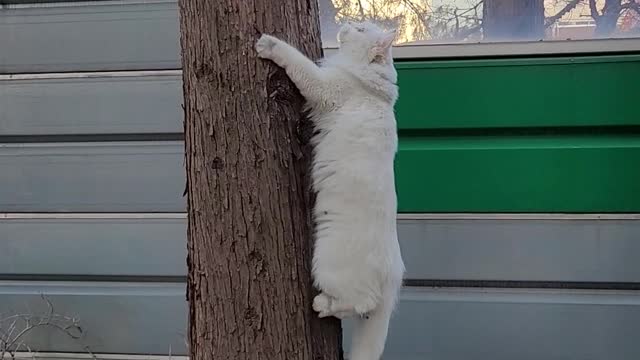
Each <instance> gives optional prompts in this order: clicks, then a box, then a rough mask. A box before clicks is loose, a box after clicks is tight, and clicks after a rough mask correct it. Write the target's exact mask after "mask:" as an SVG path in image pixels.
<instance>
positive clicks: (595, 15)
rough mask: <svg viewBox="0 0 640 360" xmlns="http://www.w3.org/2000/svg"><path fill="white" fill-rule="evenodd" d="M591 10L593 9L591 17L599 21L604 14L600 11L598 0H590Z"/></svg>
mask: <svg viewBox="0 0 640 360" xmlns="http://www.w3.org/2000/svg"><path fill="white" fill-rule="evenodd" d="M589 10H591V17H592V18H593V20H596V21H598V20H599V19H600V17H602V15H600V12H599V11H598V7H597V6H596V0H589Z"/></svg>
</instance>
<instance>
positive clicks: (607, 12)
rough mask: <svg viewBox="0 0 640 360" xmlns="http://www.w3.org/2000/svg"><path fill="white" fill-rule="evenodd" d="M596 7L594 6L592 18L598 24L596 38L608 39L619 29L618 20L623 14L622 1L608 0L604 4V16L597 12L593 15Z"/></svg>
mask: <svg viewBox="0 0 640 360" xmlns="http://www.w3.org/2000/svg"><path fill="white" fill-rule="evenodd" d="M594 7H595V5H592V8H591V9H592V10H591V12H592V14H591V15H592V17H593V19H594V20H595V22H596V30H595V32H594V36H595V37H597V38H606V37H610V36H611V35H613V34H614V33H615V32H616V30H617V28H618V19H619V18H620V14H621V13H622V0H607V1H606V2H605V3H604V7H603V9H602V14H598V11H597V10H596V11H595V15H594V14H593V13H594V11H593V9H594Z"/></svg>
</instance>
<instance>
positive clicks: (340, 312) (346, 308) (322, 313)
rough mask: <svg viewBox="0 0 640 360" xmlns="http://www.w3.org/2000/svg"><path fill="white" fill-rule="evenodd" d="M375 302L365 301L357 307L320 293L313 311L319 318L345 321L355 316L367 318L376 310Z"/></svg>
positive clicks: (315, 300) (315, 299)
mask: <svg viewBox="0 0 640 360" xmlns="http://www.w3.org/2000/svg"><path fill="white" fill-rule="evenodd" d="M376 305H377V304H376V303H375V302H373V301H364V302H361V303H359V304H357V305H354V304H353V303H352V302H349V301H343V300H341V299H337V298H334V297H332V296H330V295H327V294H326V293H320V294H319V295H317V296H316V297H315V298H314V299H313V310H315V311H316V312H318V317H321V318H323V317H328V316H334V317H337V318H338V319H344V318H348V317H353V316H360V317H367V314H368V313H369V312H371V311H372V310H373V309H375V308H376Z"/></svg>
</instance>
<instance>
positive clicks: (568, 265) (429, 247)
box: [0, 214, 640, 282]
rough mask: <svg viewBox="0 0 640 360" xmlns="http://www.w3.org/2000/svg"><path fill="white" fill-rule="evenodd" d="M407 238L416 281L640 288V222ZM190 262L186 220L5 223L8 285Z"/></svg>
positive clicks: (448, 227)
mask: <svg viewBox="0 0 640 360" xmlns="http://www.w3.org/2000/svg"><path fill="white" fill-rule="evenodd" d="M27 216H28V215H27ZM101 216H102V218H101ZM25 217H26V216H25ZM105 217H106V218H105ZM398 237H399V239H400V246H401V248H402V253H403V257H404V260H405V264H406V267H407V273H406V276H405V278H407V279H411V280H425V279H426V280H505V281H544V282H638V281H639V279H640V263H639V262H638V261H636V260H637V254H638V253H640V221H637V220H615V221H614V220H606V221H603V220H435V219H434V220H399V221H398ZM69 249H73V251H70V250H69ZM78 254H82V257H78ZM185 259H186V220H185V218H184V214H167V215H162V214H105V215H99V214H96V216H93V217H89V216H86V215H82V214H70V215H69V217H68V218H58V219H56V218H54V216H51V217H49V218H47V217H46V216H45V217H43V218H35V219H28V218H9V219H6V218H5V219H1V218H0V278H1V276H2V275H4V276H15V275H23V274H32V275H47V274H49V275H100V276H110V275H117V276H186V261H185Z"/></svg>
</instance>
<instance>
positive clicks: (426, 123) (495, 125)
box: [396, 55, 640, 134]
mask: <svg viewBox="0 0 640 360" xmlns="http://www.w3.org/2000/svg"><path fill="white" fill-rule="evenodd" d="M397 67H398V70H399V71H398V84H399V86H400V89H401V95H400V98H399V99H398V104H397V107H396V110H397V114H398V127H399V128H400V129H401V130H414V131H416V130H426V129H431V130H433V129H465V130H467V131H469V130H470V129H476V130H478V129H483V131H476V133H478V134H487V133H488V132H489V131H490V129H505V128H510V129H514V128H521V129H525V130H527V128H528V130H531V129H532V128H545V127H546V128H558V127H569V128H577V127H583V126H620V125H636V126H637V125H640V117H638V114H637V111H636V110H635V109H634V108H633V107H632V106H629V104H630V103H633V102H634V101H635V99H636V98H635V96H634V94H632V93H630V92H629V91H627V89H629V87H632V86H633V84H635V83H637V82H638V81H640V55H623V56H563V57H553V58H529V59H482V60H455V61H452V60H445V61H420V62H417V61H416V62H399V63H398V65H397ZM426 84H428V85H426ZM474 84H482V91H473V90H472V89H473V86H474ZM478 90H480V89H478ZM425 104H428V105H427V111H424V109H425ZM614 109H615V110H614Z"/></svg>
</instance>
